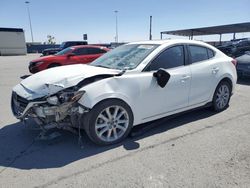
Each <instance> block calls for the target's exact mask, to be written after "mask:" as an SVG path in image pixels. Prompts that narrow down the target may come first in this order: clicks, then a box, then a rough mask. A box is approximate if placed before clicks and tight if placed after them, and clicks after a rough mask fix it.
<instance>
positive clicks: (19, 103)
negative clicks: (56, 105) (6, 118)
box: [11, 91, 47, 119]
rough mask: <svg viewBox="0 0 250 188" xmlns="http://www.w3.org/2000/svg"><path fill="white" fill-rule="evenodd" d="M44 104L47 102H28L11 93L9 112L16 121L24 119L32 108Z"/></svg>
mask: <svg viewBox="0 0 250 188" xmlns="http://www.w3.org/2000/svg"><path fill="white" fill-rule="evenodd" d="M46 102H47V101H28V100H27V99H25V98H23V97H21V96H19V95H18V94H17V93H16V92H14V91H13V92H12V96H11V110H12V113H13V114H14V116H15V117H16V118H17V119H24V118H25V117H26V115H27V114H29V112H30V110H31V109H32V107H34V106H38V105H39V104H44V103H46Z"/></svg>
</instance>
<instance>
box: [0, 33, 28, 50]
mask: <svg viewBox="0 0 250 188" xmlns="http://www.w3.org/2000/svg"><path fill="white" fill-rule="evenodd" d="M26 53H27V48H26V43H25V37H24V31H23V29H20V28H0V55H25V54H26Z"/></svg>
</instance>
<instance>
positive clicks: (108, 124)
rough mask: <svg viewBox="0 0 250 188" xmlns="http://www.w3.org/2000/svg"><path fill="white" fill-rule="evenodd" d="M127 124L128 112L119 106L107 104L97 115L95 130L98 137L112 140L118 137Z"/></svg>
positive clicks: (121, 134)
mask: <svg viewBox="0 0 250 188" xmlns="http://www.w3.org/2000/svg"><path fill="white" fill-rule="evenodd" d="M128 126H129V115H128V112H127V111H126V110H125V109H124V108H123V107H121V106H117V105H116V106H109V107H107V108H105V109H104V110H103V111H101V113H100V114H99V115H98V116H97V118H96V122H95V132H96V135H97V136H98V138H99V139H101V140H103V141H105V142H112V141H115V140H118V139H120V138H121V137H122V136H123V135H124V134H125V132H126V131H127V129H128Z"/></svg>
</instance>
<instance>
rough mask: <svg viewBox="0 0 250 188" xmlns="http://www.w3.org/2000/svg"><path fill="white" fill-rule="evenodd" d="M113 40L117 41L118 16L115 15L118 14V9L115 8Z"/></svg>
mask: <svg viewBox="0 0 250 188" xmlns="http://www.w3.org/2000/svg"><path fill="white" fill-rule="evenodd" d="M114 12H115V42H116V43H118V17H117V14H118V11H117V10H115V11H114Z"/></svg>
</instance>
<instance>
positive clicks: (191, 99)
mask: <svg viewBox="0 0 250 188" xmlns="http://www.w3.org/2000/svg"><path fill="white" fill-rule="evenodd" d="M235 64H236V61H235V60H233V59H232V58H230V57H228V56H226V55H225V54H223V53H222V52H220V51H219V50H217V49H216V48H214V47H213V46H211V45H209V44H206V43H203V42H198V41H192V40H164V41H162V40H161V41H144V42H133V43H129V44H125V45H123V46H120V47H118V48H116V49H114V50H112V51H110V52H108V53H107V54H105V55H103V56H102V57H100V58H98V59H97V60H95V61H94V62H92V63H91V64H89V65H82V64H79V65H68V66H62V67H56V68H51V69H48V70H45V71H41V72H39V73H37V74H34V75H32V76H30V77H28V78H26V79H25V80H23V81H22V82H21V83H20V84H18V85H16V86H15V87H14V88H13V92H12V103H11V104H12V111H13V114H14V115H15V116H16V117H17V118H18V119H20V120H24V119H27V118H33V119H34V120H35V121H36V122H37V123H38V124H39V125H40V126H41V127H42V128H43V129H49V128H54V127H57V128H66V129H67V128H72V127H75V128H79V130H80V129H84V130H85V131H86V133H87V135H88V136H89V138H90V139H91V140H92V141H93V142H95V143H97V144H101V145H107V144H114V143H117V142H120V141H121V140H123V139H124V138H125V137H126V136H127V135H128V134H129V132H130V130H131V128H132V127H133V126H135V125H138V124H141V123H145V122H149V121H152V120H156V119H159V118H162V117H165V116H169V115H172V114H176V113H180V112H183V111H186V110H190V109H193V108H197V107H201V106H208V105H210V106H212V108H213V109H214V110H215V111H218V112H219V111H222V110H225V109H226V108H227V107H228V103H229V100H230V97H231V95H232V93H233V91H234V88H235V85H236V80H237V74H236V69H235Z"/></svg>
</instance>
